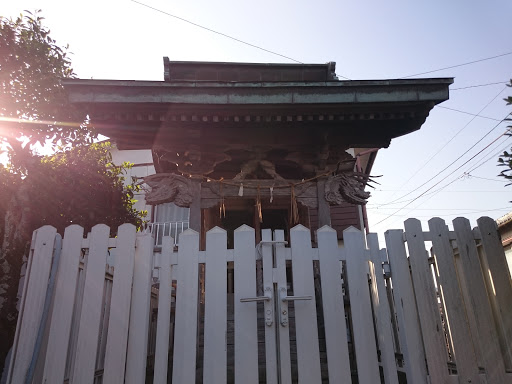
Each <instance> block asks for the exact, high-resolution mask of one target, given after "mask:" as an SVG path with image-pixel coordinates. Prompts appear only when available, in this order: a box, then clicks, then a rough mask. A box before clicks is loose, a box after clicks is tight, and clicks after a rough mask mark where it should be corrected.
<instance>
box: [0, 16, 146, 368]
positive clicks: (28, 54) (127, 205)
mask: <svg viewBox="0 0 512 384" xmlns="http://www.w3.org/2000/svg"><path fill="white" fill-rule="evenodd" d="M42 21H43V18H42V17H41V16H40V13H39V12H35V13H34V14H32V13H30V12H28V13H26V14H25V15H20V16H19V17H18V18H16V19H14V20H12V19H7V18H4V17H0V146H3V147H4V148H7V150H8V155H9V163H8V165H7V166H4V165H2V164H0V340H2V342H0V374H1V372H2V367H3V365H4V359H5V356H6V355H7V351H8V350H9V347H10V345H11V343H12V340H13V338H14V331H15V327H16V318H17V309H16V296H17V293H18V282H19V277H20V270H21V265H22V260H23V257H24V256H26V254H27V244H29V242H30V238H31V234H32V232H33V231H34V230H35V229H37V228H38V227H40V226H42V225H45V224H49V225H53V226H55V227H56V228H57V230H58V231H59V232H60V233H63V230H64V228H65V227H66V226H68V225H69V224H78V225H81V226H83V227H84V228H85V230H86V231H89V230H90V229H91V227H92V226H93V225H95V224H98V223H105V224H107V225H109V226H110V227H111V228H113V230H115V229H116V227H117V226H118V225H120V224H122V223H125V222H129V223H133V224H138V225H140V224H141V220H142V215H141V214H140V213H139V212H137V211H135V210H134V208H133V204H134V200H133V192H134V186H133V183H131V184H130V183H126V184H127V186H125V185H124V184H123V182H124V179H123V175H124V172H125V170H126V168H127V167H128V164H123V165H122V166H116V165H114V164H113V163H112V158H111V156H110V152H109V149H110V148H111V147H110V144H109V143H93V142H92V139H93V138H95V134H94V132H93V131H92V130H91V129H90V127H89V126H88V125H87V124H86V123H84V121H85V116H83V115H81V114H80V113H79V111H77V110H75V109H74V108H73V107H72V106H71V105H70V104H69V103H68V98H67V95H66V92H65V89H64V88H63V86H62V85H61V79H62V78H69V77H72V76H74V73H73V69H72V67H71V62H70V60H69V57H68V52H67V47H65V48H62V47H60V46H59V45H58V44H57V43H56V41H55V40H53V39H52V38H51V37H50V34H49V33H50V31H49V30H48V29H47V28H45V27H44V26H43V25H42ZM37 143H39V144H42V145H44V144H46V145H47V144H48V143H51V144H53V145H54V147H59V148H60V150H59V151H58V152H57V153H56V154H54V155H52V156H38V155H36V154H34V152H33V151H32V149H33V148H34V145H35V144H37ZM0 150H1V148H0Z"/></svg>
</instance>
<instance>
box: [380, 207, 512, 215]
mask: <svg viewBox="0 0 512 384" xmlns="http://www.w3.org/2000/svg"><path fill="white" fill-rule="evenodd" d="M505 208H506V207H505ZM505 208H493V209H484V210H482V211H494V210H498V209H505ZM380 209H392V208H379V209H376V210H375V211H379V210H380ZM472 209H474V207H468V208H414V210H416V211H467V210H472ZM376 213H377V212H376ZM382 214H383V215H385V213H384V212H383V213H382Z"/></svg>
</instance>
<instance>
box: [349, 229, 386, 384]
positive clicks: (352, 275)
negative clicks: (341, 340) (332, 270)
mask: <svg viewBox="0 0 512 384" xmlns="http://www.w3.org/2000/svg"><path fill="white" fill-rule="evenodd" d="M343 242H344V243H345V251H346V255H347V280H348V290H349V291H348V292H349V297H350V311H351V314H352V329H353V331H354V345H355V348H356V362H357V375H358V377H359V383H360V384H373V383H379V382H380V373H379V362H378V359H377V345H376V344H375V333H374V331H373V316H372V308H371V303H370V291H369V287H368V260H369V252H368V251H367V250H366V246H365V244H364V238H363V233H362V232H361V231H359V230H358V229H356V228H354V227H350V228H348V229H345V230H344V231H343Z"/></svg>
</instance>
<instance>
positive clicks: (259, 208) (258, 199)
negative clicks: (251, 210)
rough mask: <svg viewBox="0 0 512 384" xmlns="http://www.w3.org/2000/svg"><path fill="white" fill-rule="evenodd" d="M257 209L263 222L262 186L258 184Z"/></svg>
mask: <svg viewBox="0 0 512 384" xmlns="http://www.w3.org/2000/svg"><path fill="white" fill-rule="evenodd" d="M256 210H257V211H258V218H259V220H260V223H263V215H262V213H261V196H260V186H259V185H258V193H257V194H256Z"/></svg>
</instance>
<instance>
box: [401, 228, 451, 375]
mask: <svg viewBox="0 0 512 384" xmlns="http://www.w3.org/2000/svg"><path fill="white" fill-rule="evenodd" d="M405 233H406V235H407V236H406V237H407V247H408V249H409V261H410V264H411V274H412V278H413V279H412V281H413V284H414V292H415V294H416V305H417V308H418V315H419V319H420V323H421V331H422V333H423V344H424V346H425V355H426V358H427V364H428V372H429V376H430V380H431V382H433V383H448V380H449V378H448V376H449V372H448V365H447V362H448V354H447V350H446V341H445V337H444V331H443V325H442V323H441V316H440V313H439V306H438V304H437V295H436V291H435V286H434V281H433V277H432V271H431V269H430V264H429V262H428V254H427V250H426V249H425V241H424V240H425V239H424V237H423V230H422V229H421V222H420V221H419V220H417V219H409V220H407V221H406V222H405Z"/></svg>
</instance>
